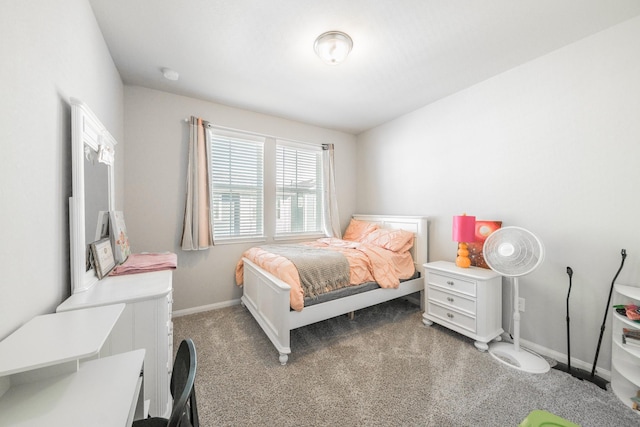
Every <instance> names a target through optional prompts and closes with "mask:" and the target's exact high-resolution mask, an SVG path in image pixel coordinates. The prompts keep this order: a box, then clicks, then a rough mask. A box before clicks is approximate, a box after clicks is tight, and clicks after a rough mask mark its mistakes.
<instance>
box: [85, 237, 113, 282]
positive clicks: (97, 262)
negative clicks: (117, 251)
mask: <svg viewBox="0 0 640 427" xmlns="http://www.w3.org/2000/svg"><path fill="white" fill-rule="evenodd" d="M89 247H90V248H91V256H92V259H93V267H94V268H95V270H96V274H97V275H98V279H100V280H102V278H103V277H105V276H107V275H108V274H109V273H110V272H111V270H113V268H114V267H115V266H116V262H115V259H114V258H113V251H112V249H111V240H110V239H109V238H108V237H107V238H105V239H102V240H98V241H96V242H93V243H91V244H90V245H89Z"/></svg>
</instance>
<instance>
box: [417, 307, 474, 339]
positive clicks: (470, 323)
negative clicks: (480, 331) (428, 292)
mask: <svg viewBox="0 0 640 427" xmlns="http://www.w3.org/2000/svg"><path fill="white" fill-rule="evenodd" d="M427 312H428V313H429V314H430V315H431V316H434V317H437V318H439V319H442V320H443V321H444V322H445V323H449V324H453V325H456V326H458V327H460V328H463V329H466V330H467V331H469V332H471V333H475V332H476V318H475V317H473V316H469V315H466V314H463V313H461V312H459V311H456V310H452V309H449V308H447V307H443V306H441V305H438V304H435V303H432V302H431V301H429V304H428V306H427ZM445 326H446V325H445Z"/></svg>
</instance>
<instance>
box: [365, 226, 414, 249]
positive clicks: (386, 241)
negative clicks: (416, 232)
mask: <svg viewBox="0 0 640 427" xmlns="http://www.w3.org/2000/svg"><path fill="white" fill-rule="evenodd" d="M362 243H369V244H372V245H376V246H380V247H381V248H384V249H388V250H390V251H393V252H406V251H408V250H409V249H411V246H413V233H412V232H410V231H407V230H389V229H385V228H379V229H377V230H374V231H372V232H371V233H369V234H368V235H367V236H365V238H364V239H362Z"/></svg>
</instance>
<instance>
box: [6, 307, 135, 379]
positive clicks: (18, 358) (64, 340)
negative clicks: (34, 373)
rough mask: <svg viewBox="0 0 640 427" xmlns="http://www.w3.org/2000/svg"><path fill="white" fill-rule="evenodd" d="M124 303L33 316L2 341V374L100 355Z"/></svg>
mask: <svg viewBox="0 0 640 427" xmlns="http://www.w3.org/2000/svg"><path fill="white" fill-rule="evenodd" d="M124 307H125V305H124V304H115V305H108V306H104V307H98V308H94V309H91V310H76V311H70V312H66V313H55V314H44V315H42V316H36V317H34V318H33V319H31V320H30V321H28V322H27V323H25V324H24V325H23V326H22V327H21V328H20V329H18V330H17V331H15V332H14V333H13V334H11V335H9V336H8V337H7V338H5V339H4V340H2V341H0V376H5V375H11V374H16V373H20V372H25V371H30V370H34V369H38V368H42V367H48V366H53V365H59V364H63V363H65V362H77V361H78V360H79V359H85V358H87V357H91V356H96V355H98V353H99V352H100V349H101V348H102V345H103V344H104V342H105V341H106V339H107V337H108V336H109V334H110V333H111V329H113V326H114V325H115V324H116V321H117V320H118V318H119V317H120V314H122V311H123V310H124ZM76 368H77V366H76Z"/></svg>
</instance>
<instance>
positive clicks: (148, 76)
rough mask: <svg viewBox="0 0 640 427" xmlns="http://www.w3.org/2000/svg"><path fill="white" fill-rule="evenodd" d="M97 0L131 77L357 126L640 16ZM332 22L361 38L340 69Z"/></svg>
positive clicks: (292, 1)
mask: <svg viewBox="0 0 640 427" xmlns="http://www.w3.org/2000/svg"><path fill="white" fill-rule="evenodd" d="M89 2H90V4H91V6H92V7H93V10H94V13H95V15H96V18H97V21H98V24H99V26H100V28H101V29H102V32H103V34H104V38H105V40H106V42H107V45H108V47H109V50H110V52H111V55H112V56H113V60H114V62H115V64H116V67H117V68H118V71H119V73H120V75H121V76H122V80H123V82H124V83H125V84H127V85H138V86H143V87H147V88H152V89H157V90H162V91H165V92H170V93H175V94H179V95H185V96H189V97H193V98H198V99H203V100H207V101H212V102H216V103H220V104H225V105H228V106H233V107H238V108H242V109H246V110H251V111H256V112H261V113H266V114H270V115H275V116H279V117H284V118H287V119H292V120H297V121H301V122H304V123H309V124H313V125H317V126H322V127H326V128H331V129H336V130H340V131H344V132H348V133H352V134H358V133H360V132H362V131H365V130H367V129H370V128H372V127H375V126H377V125H380V124H382V123H384V122H386V121H389V120H392V119H394V118H396V117H398V116H401V115H403V114H405V113H408V112H410V111H413V110H415V109H417V108H420V107H422V106H425V105H427V104H429V103H431V102H434V101H436V100H438V99H441V98H443V97H446V96H448V95H450V94H452V93H455V92H457V91H460V90H462V89H465V88H467V87H469V86H472V85H474V84H476V83H478V82H481V81H483V80H486V79H488V78H490V77H492V76H494V75H496V74H499V73H501V72H504V71H506V70H508V69H511V68H513V67H516V66H518V65H520V64H522V63H525V62H527V61H530V60H532V59H534V58H537V57H540V56H542V55H544V54H546V53H548V52H551V51H553V50H556V49H558V48H560V47H562V46H565V45H567V44H570V43H572V42H574V41H577V40H579V39H582V38H584V37H586V36H589V35H591V34H594V33H596V32H598V31H601V30H603V29H606V28H608V27H611V26H613V25H615V24H617V23H620V22H622V21H625V20H627V19H630V18H632V17H635V16H637V15H640V1H638V0H606V1H603V0H562V1H559V0H518V1H514V0H89ZM329 30H340V31H344V32H346V33H348V34H349V35H350V36H351V38H352V39H353V44H354V45H353V50H352V52H351V54H350V55H349V57H348V58H347V60H346V61H345V62H344V63H342V64H340V65H337V66H330V65H326V64H324V63H323V62H322V61H321V60H320V59H319V58H318V57H317V56H316V55H315V53H314V50H313V42H314V40H315V38H316V37H317V36H318V35H320V34H321V33H323V32H325V31H329ZM163 67H169V68H172V69H174V70H176V71H177V72H178V73H179V74H180V78H179V80H177V81H169V80H166V79H164V78H163V76H162V73H161V71H160V70H161V68H163ZM209 119H211V120H212V121H214V122H215V118H209Z"/></svg>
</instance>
